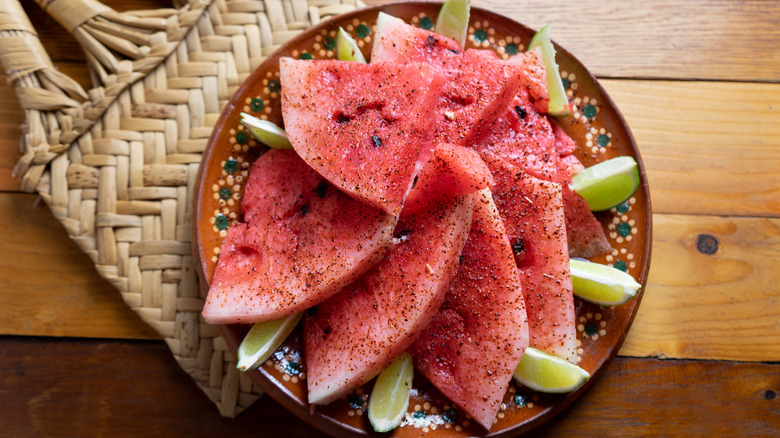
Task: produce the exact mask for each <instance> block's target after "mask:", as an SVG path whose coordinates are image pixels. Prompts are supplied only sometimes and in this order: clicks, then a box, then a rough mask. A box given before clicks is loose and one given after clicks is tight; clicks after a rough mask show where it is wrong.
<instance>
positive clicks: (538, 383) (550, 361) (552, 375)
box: [514, 347, 590, 394]
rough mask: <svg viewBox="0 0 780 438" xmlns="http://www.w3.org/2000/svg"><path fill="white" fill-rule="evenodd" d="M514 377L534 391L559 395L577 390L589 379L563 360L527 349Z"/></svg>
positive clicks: (576, 367) (579, 369)
mask: <svg viewBox="0 0 780 438" xmlns="http://www.w3.org/2000/svg"><path fill="white" fill-rule="evenodd" d="M514 377H515V380H517V381H518V382H520V383H521V384H522V385H523V386H526V387H528V388H531V389H533V390H534V391H539V392H547V393H556V394H560V393H565V392H571V391H574V390H575V389H577V388H579V387H580V386H582V385H583V384H584V383H585V381H587V380H588V379H589V378H590V374H589V373H588V372H587V371H585V370H583V369H582V368H580V367H578V366H577V365H573V364H571V363H569V362H568V361H566V360H564V359H561V358H559V357H556V356H553V355H551V354H547V353H545V352H543V351H541V350H537V349H536V348H532V347H528V348H526V349H525V353H523V358H522V359H520V364H519V365H518V366H517V369H516V370H515V373H514Z"/></svg>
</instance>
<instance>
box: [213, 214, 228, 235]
mask: <svg viewBox="0 0 780 438" xmlns="http://www.w3.org/2000/svg"><path fill="white" fill-rule="evenodd" d="M228 225H230V221H228V218H227V217H225V215H223V214H220V215H217V218H216V220H215V221H214V226H215V227H217V229H218V230H219V231H224V230H227V228H228Z"/></svg>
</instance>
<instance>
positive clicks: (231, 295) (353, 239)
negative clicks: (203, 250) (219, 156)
mask: <svg viewBox="0 0 780 438" xmlns="http://www.w3.org/2000/svg"><path fill="white" fill-rule="evenodd" d="M243 210H244V219H245V220H246V221H247V223H238V224H235V225H233V226H231V228H230V229H229V230H228V233H227V236H226V238H225V242H224V244H223V246H222V251H221V252H220V256H219V261H218V263H217V267H216V269H215V271H214V278H213V280H212V282H211V288H210V289H209V293H208V296H207V298H206V304H205V306H204V309H203V317H204V319H205V320H206V322H208V323H210V324H232V323H254V322H260V321H267V320H271V319H277V318H281V317H284V316H287V315H291V314H293V313H296V312H300V311H303V310H305V309H307V308H309V307H311V306H313V305H315V304H317V303H319V302H320V301H322V300H324V299H326V298H327V297H329V296H330V295H333V294H334V293H336V292H338V291H339V290H340V289H341V288H342V287H344V286H345V285H346V284H348V283H350V282H351V281H353V280H355V279H356V278H358V277H359V276H360V275H362V274H363V273H364V272H366V271H367V270H368V269H370V268H371V267H372V266H373V265H375V264H376V263H378V262H379V260H380V259H381V258H382V255H383V252H384V249H385V248H386V247H387V245H388V244H389V242H390V239H391V237H392V233H393V228H394V226H395V224H396V218H395V217H394V216H391V215H388V214H386V213H385V212H383V211H381V210H379V209H376V208H373V207H371V206H369V205H367V204H364V203H362V202H360V201H358V200H355V199H353V198H352V197H350V196H348V195H346V194H344V193H341V192H340V191H339V190H338V189H337V188H336V187H334V186H333V185H331V184H329V183H328V182H327V181H325V180H324V179H323V178H322V177H321V176H319V175H318V174H317V173H316V172H315V171H314V170H312V169H311V168H310V167H309V166H307V165H306V163H304V162H303V160H301V159H300V158H299V157H298V156H297V155H296V154H295V153H294V152H292V151H281V150H270V151H268V152H267V153H265V154H264V155H263V156H261V157H260V158H258V159H257V161H256V162H255V163H254V165H253V167H252V170H251V172H250V176H249V181H248V182H247V186H246V188H245V190H244V201H243Z"/></svg>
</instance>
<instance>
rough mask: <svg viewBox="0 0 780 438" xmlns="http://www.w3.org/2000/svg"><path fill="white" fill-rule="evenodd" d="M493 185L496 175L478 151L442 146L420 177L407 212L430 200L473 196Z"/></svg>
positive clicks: (406, 205)
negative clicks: (464, 195) (491, 171)
mask: <svg viewBox="0 0 780 438" xmlns="http://www.w3.org/2000/svg"><path fill="white" fill-rule="evenodd" d="M491 185H493V175H491V173H490V169H488V167H487V165H486V164H485V162H484V161H482V158H480V157H479V154H478V153H477V152H476V151H475V150H473V149H469V148H465V147H463V146H455V145H451V144H446V143H445V144H440V145H438V146H436V149H435V150H434V152H433V156H432V157H431V158H430V160H428V162H427V163H426V164H425V167H423V169H422V170H421V171H420V173H419V175H418V176H417V180H416V181H415V183H414V188H413V189H412V191H411V192H409V196H407V198H406V203H405V204H404V211H405V212H412V211H414V210H417V209H419V208H422V207H425V206H427V205H428V203H429V202H430V200H431V198H438V197H444V196H450V197H451V196H456V195H462V194H466V193H474V192H476V191H478V190H481V189H483V188H487V187H490V186H491Z"/></svg>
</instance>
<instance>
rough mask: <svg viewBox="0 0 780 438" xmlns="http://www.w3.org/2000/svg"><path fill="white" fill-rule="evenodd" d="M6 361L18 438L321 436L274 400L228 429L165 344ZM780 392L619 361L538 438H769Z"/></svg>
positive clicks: (668, 365) (666, 365)
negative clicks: (64, 435)
mask: <svg viewBox="0 0 780 438" xmlns="http://www.w3.org/2000/svg"><path fill="white" fill-rule="evenodd" d="M0 351H3V353H4V354H2V355H0V395H2V397H0V409H2V412H3V413H4V415H3V426H4V430H11V431H14V434H15V436H60V435H61V433H62V431H64V430H66V431H67V434H68V435H69V436H84V437H90V436H149V435H154V436H188V437H201V436H203V437H206V436H258V437H278V436H295V437H318V436H322V434H320V433H319V432H317V431H315V430H314V429H312V428H310V427H309V426H307V425H306V424H305V423H304V422H302V421H300V420H298V419H297V418H295V417H293V416H292V414H290V413H288V412H286V411H284V410H283V409H282V408H281V407H280V406H279V405H278V404H276V403H275V402H273V401H272V400H271V399H270V397H263V398H262V399H261V400H260V401H259V402H257V403H255V404H254V405H253V406H251V407H250V408H249V409H248V410H247V411H246V412H244V413H242V414H240V415H239V416H238V417H237V418H235V419H233V420H229V419H225V418H221V417H220V416H219V413H218V411H217V409H216V407H214V405H213V404H212V403H211V402H210V401H209V400H208V399H207V398H206V396H205V395H204V394H203V393H202V392H201V391H200V390H199V389H198V388H197V387H196V385H195V384H194V383H193V382H192V380H191V379H190V377H189V376H187V375H186V374H185V373H184V372H183V371H182V370H181V369H180V368H179V367H178V365H177V364H176V362H175V361H174V359H173V358H172V357H171V356H170V353H169V352H168V349H167V347H166V346H165V344H164V343H162V342H156V341H101V340H76V339H51V338H26V337H22V338H20V337H0ZM43 352H45V353H44V354H42V353H43ZM778 391H780V365H778V364H751V363H727V362H701V361H666V360H654V359H630V358H618V359H616V360H614V361H612V362H611V363H610V364H609V365H608V366H607V367H606V369H605V371H604V373H603V374H602V375H601V376H600V377H599V378H598V380H596V381H595V382H594V383H593V386H592V387H591V388H590V389H588V391H587V392H586V393H585V394H583V396H582V397H581V398H580V399H579V401H577V402H575V404H574V405H572V406H571V407H569V408H568V409H567V410H565V411H564V412H563V413H561V414H560V415H559V416H558V417H557V418H555V419H553V420H552V421H550V423H548V424H547V425H545V426H544V427H543V428H542V429H541V430H539V431H538V432H539V433H538V435H539V436H549V437H570V436H620V437H636V436H681V435H683V434H685V433H687V434H690V435H691V436H773V435H774V433H776V431H777V430H778V428H780V415H778V412H779V411H778V399H777V398H772V395H773V394H776V392H778Z"/></svg>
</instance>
